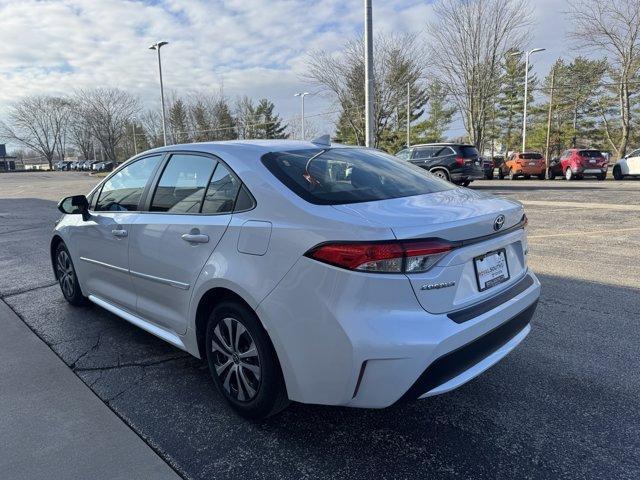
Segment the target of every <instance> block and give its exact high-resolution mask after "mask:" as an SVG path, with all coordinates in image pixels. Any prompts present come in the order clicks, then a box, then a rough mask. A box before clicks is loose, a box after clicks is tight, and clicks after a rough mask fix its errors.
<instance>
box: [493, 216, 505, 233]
mask: <svg viewBox="0 0 640 480" xmlns="http://www.w3.org/2000/svg"><path fill="white" fill-rule="evenodd" d="M503 225H504V215H498V216H497V217H496V219H495V220H494V221H493V229H494V230H495V231H496V232H497V231H498V230H500V229H501V228H502V226H503Z"/></svg>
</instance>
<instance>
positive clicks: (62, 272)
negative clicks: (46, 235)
mask: <svg viewBox="0 0 640 480" xmlns="http://www.w3.org/2000/svg"><path fill="white" fill-rule="evenodd" d="M55 255H56V256H55V268H56V279H57V280H58V285H60V290H62V295H64V298H65V299H66V300H67V302H69V303H70V304H71V305H76V306H78V305H86V303H87V297H85V296H84V295H82V290H80V284H79V283H78V275H76V269H75V268H74V266H73V261H72V260H71V254H70V253H69V250H67V246H66V245H65V244H64V242H60V243H59V244H58V246H57V247H56V252H55Z"/></svg>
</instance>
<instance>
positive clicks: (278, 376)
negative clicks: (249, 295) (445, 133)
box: [206, 302, 289, 418]
mask: <svg viewBox="0 0 640 480" xmlns="http://www.w3.org/2000/svg"><path fill="white" fill-rule="evenodd" d="M206 341H207V363H208V364H209V371H210V372H211V376H212V377H213V381H214V383H215V384H216V387H217V389H218V391H219V392H220V393H221V394H222V396H223V397H224V398H225V400H226V401H227V402H228V403H229V404H230V405H231V407H233V409H234V410H235V411H236V412H238V413H239V414H240V415H242V416H243V417H246V418H266V417H268V416H270V415H274V414H276V413H278V412H279V411H281V410H283V409H284V408H286V406H287V405H288V404H289V400H288V398H287V391H286V388H285V385H284V379H283V377H282V372H281V370H280V364H279V362H278V358H277V356H276V353H275V350H274V348H273V345H272V344H271V341H270V340H269V337H268V335H267V333H266V332H265V330H264V328H263V327H262V325H261V324H260V321H259V320H258V318H257V317H256V315H255V313H253V312H252V311H251V310H250V309H249V308H247V307H246V306H245V305H242V304H241V303H237V302H224V303H221V304H220V305H218V306H217V307H215V308H214V309H213V311H212V312H211V315H210V317H209V323H208V324H207V340H206Z"/></svg>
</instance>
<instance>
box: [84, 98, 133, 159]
mask: <svg viewBox="0 0 640 480" xmlns="http://www.w3.org/2000/svg"><path fill="white" fill-rule="evenodd" d="M76 103H77V105H78V106H79V114H80V115H81V116H82V118H83V120H84V122H86V124H87V125H88V126H89V127H90V129H91V132H92V133H93V136H94V138H95V139H96V140H97V141H98V142H100V144H101V145H102V149H103V151H104V153H105V155H106V157H107V159H108V160H109V161H112V162H114V163H115V162H116V161H117V156H116V148H117V147H118V144H119V143H120V142H121V141H122V139H123V138H124V137H125V136H126V135H127V134H128V132H127V126H128V125H131V122H132V121H133V118H134V117H135V116H136V114H137V112H138V111H139V105H138V100H137V99H136V98H135V97H134V96H132V95H131V94H129V93H127V92H124V91H122V90H119V89H117V88H96V89H94V90H80V91H79V92H78V93H77V94H76Z"/></svg>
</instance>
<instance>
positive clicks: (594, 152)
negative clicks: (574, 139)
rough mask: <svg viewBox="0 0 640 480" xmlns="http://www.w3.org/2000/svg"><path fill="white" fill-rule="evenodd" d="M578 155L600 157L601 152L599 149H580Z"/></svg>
mask: <svg viewBox="0 0 640 480" xmlns="http://www.w3.org/2000/svg"><path fill="white" fill-rule="evenodd" d="M580 156H581V157H590V158H593V157H601V156H602V153H600V150H580Z"/></svg>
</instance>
